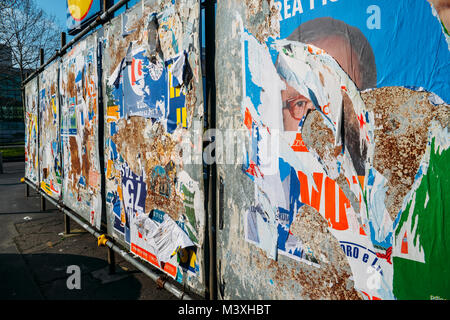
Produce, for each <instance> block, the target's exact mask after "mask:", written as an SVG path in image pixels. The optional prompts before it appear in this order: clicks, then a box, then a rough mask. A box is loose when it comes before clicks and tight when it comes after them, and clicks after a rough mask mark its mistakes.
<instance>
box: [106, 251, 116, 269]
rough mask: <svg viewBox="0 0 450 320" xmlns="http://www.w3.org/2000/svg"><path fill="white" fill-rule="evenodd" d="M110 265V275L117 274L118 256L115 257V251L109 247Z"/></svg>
mask: <svg viewBox="0 0 450 320" xmlns="http://www.w3.org/2000/svg"><path fill="white" fill-rule="evenodd" d="M108 265H109V274H115V273H116V256H115V255H114V250H113V249H111V248H109V247H108Z"/></svg>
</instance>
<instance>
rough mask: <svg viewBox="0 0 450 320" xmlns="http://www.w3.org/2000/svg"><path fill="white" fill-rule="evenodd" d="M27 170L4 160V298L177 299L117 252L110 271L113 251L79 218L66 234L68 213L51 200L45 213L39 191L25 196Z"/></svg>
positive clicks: (0, 266) (0, 179)
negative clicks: (76, 271) (77, 285)
mask: <svg viewBox="0 0 450 320" xmlns="http://www.w3.org/2000/svg"><path fill="white" fill-rule="evenodd" d="M23 174H24V163H23V162H21V163H20V162H15V163H4V174H0V300H11V299H33V300H35V299H39V300H41V299H44V300H55V299H57V300H71V299H77V300H79V299H81V300H84V299H101V300H110V299H119V300H123V299H124V300H176V299H177V298H176V297H175V296H173V295H172V294H171V293H169V292H167V291H166V290H160V289H158V288H157V285H156V283H155V282H154V281H153V280H151V279H150V278H148V277H147V276H146V275H144V274H143V273H142V272H140V271H139V270H136V268H135V267H134V266H132V265H131V264H129V263H128V262H127V261H125V260H123V258H122V257H120V256H119V255H117V254H116V275H115V276H111V275H109V274H108V272H107V270H108V263H107V249H106V248H104V247H101V248H99V247H98V246H97V239H96V238H95V237H94V236H92V235H91V234H90V233H88V232H86V231H84V230H83V229H82V228H81V227H80V226H79V225H77V224H76V223H75V222H73V221H72V222H71V231H72V232H71V233H70V234H68V235H66V234H64V216H63V214H61V213H60V212H59V211H58V210H57V209H56V208H55V207H53V206H52V205H51V204H49V203H47V208H48V210H47V211H45V212H40V211H39V210H40V199H39V196H38V195H37V194H36V193H35V192H34V191H33V190H31V192H30V197H28V198H27V197H26V196H25V185H24V184H22V183H20V178H21V177H23ZM71 265H75V266H79V267H80V270H81V289H72V290H70V289H68V287H67V282H68V278H69V277H70V276H71V273H67V270H68V267H69V266H71ZM69 282H70V280H69Z"/></svg>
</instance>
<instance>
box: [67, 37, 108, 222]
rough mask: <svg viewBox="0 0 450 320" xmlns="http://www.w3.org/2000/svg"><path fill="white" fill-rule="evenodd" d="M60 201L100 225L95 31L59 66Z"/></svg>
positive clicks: (69, 53) (100, 203)
mask: <svg viewBox="0 0 450 320" xmlns="http://www.w3.org/2000/svg"><path fill="white" fill-rule="evenodd" d="M59 81H60V85H59V88H60V93H61V144H62V156H63V163H64V170H63V176H64V181H63V201H64V204H65V205H66V206H67V207H69V208H71V209H72V210H74V211H75V212H77V213H78V214H80V215H81V216H82V217H83V218H85V219H86V220H87V221H89V222H90V223H91V224H92V225H94V226H95V227H96V228H97V229H100V224H101V206H102V201H101V196H102V195H101V172H100V159H99V135H98V126H99V124H98V120H99V106H98V81H99V80H98V72H97V34H96V33H94V34H92V35H90V36H89V37H88V38H86V39H85V40H83V41H81V42H79V43H77V45H76V46H75V47H74V48H73V49H72V50H71V51H69V52H68V53H67V54H66V55H65V56H64V57H63V59H62V61H61V66H60V78H59Z"/></svg>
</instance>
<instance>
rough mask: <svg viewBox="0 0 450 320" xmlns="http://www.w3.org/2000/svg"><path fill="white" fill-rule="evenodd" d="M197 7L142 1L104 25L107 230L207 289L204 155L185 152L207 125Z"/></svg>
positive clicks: (179, 277)
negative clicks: (189, 155) (204, 121)
mask: <svg viewBox="0 0 450 320" xmlns="http://www.w3.org/2000/svg"><path fill="white" fill-rule="evenodd" d="M199 13H200V8H199V2H198V1H192V0H188V1H176V2H172V1H144V2H141V3H139V4H138V5H136V6H135V7H133V8H132V9H130V10H128V11H127V12H126V13H124V14H123V15H121V16H120V17H118V18H115V19H113V20H112V21H111V23H108V24H106V25H105V27H104V31H103V37H102V39H103V40H102V43H103V48H102V56H103V86H104V97H105V99H104V100H105V129H104V131H105V175H106V176H105V179H106V205H107V220H108V226H109V232H110V233H111V234H112V235H113V236H114V237H115V239H117V240H118V241H120V242H121V243H122V244H123V245H124V246H126V247H127V248H129V250H130V251H131V252H132V253H133V254H136V255H137V256H139V257H140V258H141V259H143V260H145V261H147V262H149V263H151V264H152V265H154V266H156V267H158V268H159V269H161V270H163V271H164V272H165V273H166V274H168V275H169V276H170V277H172V278H173V279H176V280H177V281H178V282H180V283H185V284H188V285H189V286H190V287H192V288H194V290H197V291H198V292H204V267H203V242H204V227H205V222H204V221H205V212H204V193H203V178H202V162H201V156H200V158H199V159H200V160H199V161H197V162H195V163H194V162H193V161H191V160H192V159H189V160H186V155H187V154H186V153H184V155H183V151H188V152H191V151H192V148H191V147H190V142H189V141H191V142H192V139H193V138H192V137H193V136H194V134H193V132H194V129H195V128H198V130H197V131H199V130H201V128H202V126H203V125H202V115H203V103H202V100H203V99H202V85H201V83H202V82H201V80H202V79H201V68H200V50H199V44H200V41H199V38H198V35H199V32H198V28H199ZM200 139H201V136H200ZM186 147H187V148H186ZM200 153H201V142H200Z"/></svg>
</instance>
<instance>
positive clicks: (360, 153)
mask: <svg viewBox="0 0 450 320" xmlns="http://www.w3.org/2000/svg"><path fill="white" fill-rule="evenodd" d="M349 2H351V4H349ZM302 3H303V2H301V1H295V2H294V1H284V2H280V1H274V2H272V4H273V6H274V8H276V9H277V10H275V12H277V11H278V14H279V23H280V29H279V32H278V33H277V32H274V33H273V34H272V36H266V37H265V38H264V39H261V36H262V35H261V34H253V33H251V32H249V31H248V30H250V29H251V30H255V26H249V29H248V30H247V29H244V26H243V25H242V29H241V32H240V36H241V50H242V51H241V54H242V62H243V64H242V77H243V85H244V88H243V90H244V96H243V101H242V104H241V116H242V119H243V120H242V124H243V126H245V128H246V129H247V133H248V138H249V141H250V143H249V144H248V146H246V149H247V154H246V157H245V161H244V166H243V168H242V170H243V174H245V175H246V176H247V177H249V178H250V179H251V180H252V181H253V183H254V185H255V190H256V189H257V190H258V192H255V195H254V200H253V205H252V206H251V207H250V208H249V209H248V210H247V213H246V216H245V217H244V221H245V222H246V224H245V238H246V239H247V241H248V242H250V243H252V244H254V245H256V246H258V247H259V248H261V249H263V250H264V251H265V252H266V255H267V257H269V258H272V259H276V256H277V255H276V254H274V249H273V248H274V246H275V247H276V248H277V250H278V253H279V254H283V255H287V256H297V258H298V259H297V260H298V261H303V262H306V260H308V259H305V256H304V253H305V252H309V250H308V248H307V246H306V245H305V241H303V239H302V233H294V232H293V230H292V225H293V221H295V220H296V219H299V218H301V217H300V216H299V215H300V212H302V208H303V207H304V206H308V207H310V208H312V209H314V210H315V212H317V214H320V215H321V217H322V218H323V219H325V220H326V221H327V223H328V230H329V232H330V233H331V234H332V236H333V237H334V238H336V239H337V240H338V241H339V243H340V247H341V249H342V250H343V252H344V253H345V256H346V258H347V263H348V264H349V266H350V268H351V271H352V275H351V277H352V278H353V281H354V288H355V289H356V290H357V291H358V293H359V297H360V298H364V299H367V298H370V299H399V298H401V299H408V298H419V299H430V298H432V297H440V298H448V297H449V296H448V290H445V289H444V288H447V289H448V287H450V284H449V282H448V281H439V280H437V278H436V277H435V276H434V275H433V274H434V273H433V272H431V268H433V267H435V268H438V269H439V273H440V274H441V275H442V274H447V273H448V271H447V269H446V267H444V266H443V264H442V261H446V260H448V259H445V258H444V257H449V256H450V252H449V251H448V248H449V244H448V241H446V240H445V237H443V234H444V233H445V231H444V230H445V228H446V225H448V223H446V221H447V220H448V219H445V218H444V211H445V210H444V209H443V208H444V207H445V203H446V200H445V199H443V198H442V197H440V196H439V195H440V194H441V193H440V192H432V190H431V189H432V188H434V187H437V188H440V187H442V188H445V187H444V186H443V184H442V183H445V182H442V183H441V182H439V183H438V182H437V181H446V180H448V175H447V174H445V173H444V172H445V170H446V165H445V164H444V163H445V157H446V155H447V154H446V150H447V149H448V147H449V145H448V144H449V143H448V141H449V139H448V126H447V124H448V117H449V105H448V102H449V101H450V96H448V94H449V92H450V90H449V87H448V83H449V82H448V74H450V64H449V61H450V59H449V58H450V52H449V50H448V47H447V42H446V40H445V37H444V34H443V33H442V30H441V25H440V24H439V22H438V21H437V19H435V17H433V14H432V8H431V6H430V5H429V4H428V3H427V2H426V1H425V0H423V1H420V2H418V4H417V7H414V8H411V7H410V6H406V7H407V8H409V10H408V11H407V12H408V13H407V14H406V13H405V12H404V11H403V9H404V8H405V4H404V3H403V2H402V1H398V2H395V3H392V2H388V1H381V2H379V3H377V5H376V6H374V5H370V4H367V3H366V2H365V1H344V2H336V3H328V4H326V3H325V2H324V3H323V4H322V5H317V6H316V7H314V5H313V4H312V3H313V1H312V2H311V7H310V4H309V3H308V5H305V4H304V6H303V7H301V5H302ZM349 7H351V8H352V9H351V10H348V8H349ZM380 8H381V11H379V9H380ZM272 12H273V11H272ZM330 15H331V16H332V17H330ZM378 15H384V17H385V18H384V19H381V18H380V17H381V16H380V17H379V16H378ZM388 15H389V17H390V18H389V19H388V18H387V16H388ZM411 16H413V17H414V19H415V20H417V21H421V26H423V25H426V26H427V28H426V29H423V30H422V29H421V27H420V26H419V25H412V24H409V23H401V22H402V21H404V20H405V19H407V20H408V21H409V20H410V19H411ZM379 18H380V19H381V20H378V19H379ZM378 22H379V23H383V24H384V26H383V28H379V27H378ZM387 24H392V25H395V26H399V25H401V26H402V27H401V28H395V29H394V28H390V27H388V25H387ZM257 30H262V29H261V28H260V29H257ZM393 30H395V31H393ZM425 30H426V31H425ZM411 34H414V35H416V36H417V37H415V38H414V41H412V40H411V38H410V35H411ZM420 39H423V40H420ZM261 40H263V41H261ZM389 41H392V42H393V41H399V42H400V43H401V45H400V46H399V44H398V43H397V44H396V45H395V48H398V50H397V51H396V52H395V54H393V53H392V52H391V51H390V50H386V48H387V46H386V43H389ZM421 41H423V42H426V43H427V48H424V50H420V51H419V52H417V50H415V49H414V48H415V47H414V46H416V45H418V44H419V43H422V42H421ZM408 52H409V53H410V52H415V54H414V55H412V56H411V54H408ZM406 55H408V57H411V58H410V59H408V61H407V62H404V56H406ZM401 61H402V62H401ZM405 63H406V64H407V65H408V64H410V63H411V67H407V66H406V65H405ZM418 65H420V68H417V66H418ZM419 70H420V72H419ZM431 92H432V93H431ZM267 132H268V134H269V135H278V132H279V137H278V138H277V139H276V140H277V141H278V142H277V144H278V145H277V146H276V148H277V151H276V152H272V153H267V152H264V148H265V147H264V146H266V145H267V141H270V140H271V139H270V138H269V139H268V138H266V137H265V135H267ZM267 164H272V168H277V170H276V171H275V172H274V171H273V170H270V171H265V168H267ZM430 168H432V169H430ZM430 170H431V171H430ZM424 179H425V180H424ZM430 179H431V180H433V181H436V182H435V185H434V186H433V187H431V185H430ZM275 190H276V191H277V192H275ZM261 195H264V197H261ZM419 212H420V213H419ZM422 212H423V213H422ZM273 217H275V218H273ZM434 219H437V220H434ZM430 221H440V223H439V224H432V223H431V222H430ZM274 223H275V225H276V226H277V232H276V235H274V234H273V232H271V231H270V230H273V225H274ZM311 227H312V226H311ZM319 230H320V229H318V230H317V232H322V231H319ZM432 244H434V245H432ZM317 250H318V249H317V248H316V250H311V251H310V255H311V256H312V257H314V259H315V263H316V262H317V265H318V266H320V264H321V259H320V254H319V253H318V252H317ZM314 251H316V252H314ZM311 260H312V259H311ZM413 265H414V266H415V267H414V268H413V267H412V266H413ZM416 266H417V267H416ZM408 268H412V269H413V270H421V271H417V272H420V274H423V275H424V276H423V278H424V281H423V284H420V285H417V286H416V285H414V281H413V279H412V274H413V272H410V271H409V270H411V269H408ZM428 270H430V271H428ZM425 279H426V280H425ZM446 279H450V277H446ZM441 280H442V277H441ZM425 283H428V284H429V286H428V287H427V286H426V285H425ZM412 287H414V288H412Z"/></svg>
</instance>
